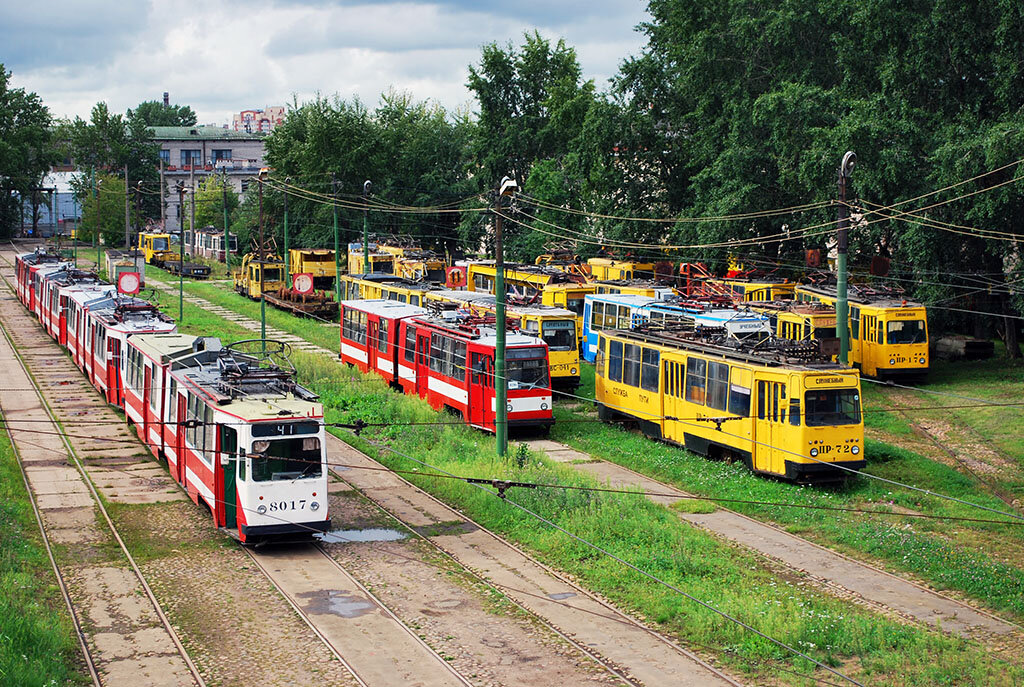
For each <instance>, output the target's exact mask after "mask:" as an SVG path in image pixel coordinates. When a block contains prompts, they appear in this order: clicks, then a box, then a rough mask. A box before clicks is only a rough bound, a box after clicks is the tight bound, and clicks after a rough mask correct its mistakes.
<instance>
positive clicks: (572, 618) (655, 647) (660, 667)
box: [327, 435, 736, 686]
mask: <svg viewBox="0 0 1024 687" xmlns="http://www.w3.org/2000/svg"><path fill="white" fill-rule="evenodd" d="M327 445H328V452H329V455H330V456H331V461H332V462H335V463H343V464H346V465H355V466H366V467H370V468H377V470H358V469H347V470H341V471H339V472H338V473H337V474H338V476H340V477H341V478H342V479H343V480H344V481H345V482H347V483H348V484H350V485H352V486H353V487H355V488H357V489H358V490H359V491H360V492H362V493H363V494H365V495H366V496H367V497H369V498H370V499H371V500H372V501H374V502H375V503H377V504H379V505H380V506H381V507H382V508H384V509H385V510H386V511H387V512H388V513H390V514H391V515H393V516H394V517H395V518H397V519H398V520H400V521H401V522H403V523H405V524H406V525H408V526H410V527H413V528H415V529H416V530H417V531H419V532H421V533H423V535H424V536H425V537H426V538H427V539H428V540H429V541H430V542H432V543H434V544H435V545H437V546H438V547H439V548H440V549H442V550H443V551H444V552H446V553H447V554H448V555H450V556H451V557H452V558H453V559H454V560H456V561H458V562H459V563H460V564H461V565H463V566H465V567H467V568H470V569H471V570H474V571H476V572H478V573H480V574H481V575H483V576H484V577H485V578H486V579H487V580H488V581H489V582H490V583H491V584H494V585H495V586H496V587H498V588H499V589H500V590H501V591H502V592H504V593H505V594H506V595H507V596H508V597H509V598H511V599H513V600H514V601H515V603H516V604H517V605H519V606H520V607H522V608H524V609H526V610H528V611H529V612H530V613H532V614H534V615H535V616H536V617H538V618H540V619H542V620H543V621H544V622H545V623H547V624H548V625H550V626H552V627H554V628H557V629H558V630H559V631H560V632H561V633H564V634H565V635H568V636H570V637H571V638H572V639H573V641H574V642H575V643H576V644H577V646H579V647H580V648H583V649H585V650H586V651H587V652H588V653H590V654H591V655H592V656H594V657H595V658H596V659H598V660H600V661H602V662H607V663H609V664H611V665H614V666H618V667H619V668H621V669H622V670H623V671H625V673H627V674H628V675H629V676H631V677H632V678H633V680H634V681H635V682H637V683H639V684H644V685H667V684H672V685H681V686H688V685H693V686H697V685H701V686H704V685H730V684H736V682H735V681H733V680H732V679H730V678H729V677H727V676H726V675H725V674H724V673H722V672H721V671H719V670H717V669H715V668H713V667H711V666H710V665H709V664H708V663H706V662H704V661H702V660H701V659H699V658H698V657H697V656H696V655H695V654H693V653H691V652H689V651H687V650H686V649H684V648H682V647H681V646H679V645H677V644H675V643H674V642H672V641H670V640H668V639H667V638H665V637H664V636H662V635H660V634H659V633H657V632H655V631H653V630H651V629H649V628H647V627H646V626H644V625H642V624H641V623H639V622H638V621H636V620H634V619H632V618H631V617H629V616H627V615H626V614H624V613H622V612H621V611H619V610H617V609H616V608H614V607H612V606H611V605H610V604H608V603H605V602H603V601H601V600H600V599H598V598H597V597H596V596H594V595H593V594H592V593H590V592H589V591H587V590H585V589H583V588H582V587H579V586H578V585H575V584H573V583H572V582H569V581H568V580H566V579H564V578H563V577H561V576H559V575H558V574H556V573H555V572H554V571H552V570H550V569H548V568H547V567H545V566H543V565H541V564H540V563H538V562H537V561H535V560H534V559H533V558H531V557H530V556H528V555H526V554H525V553H523V552H522V551H520V550H519V549H517V548H516V547H514V546H512V545H511V544H509V543H508V542H506V541H504V540H503V539H501V538H499V537H497V536H495V535H494V534H492V533H490V532H488V531H487V530H484V529H481V528H479V527H478V526H477V525H476V524H475V523H473V522H472V521H470V520H469V519H467V518H466V517H465V516H463V515H462V514H461V513H459V512H458V511H456V510H455V509H453V508H450V507H449V506H447V505H445V504H443V503H441V502H440V501H438V500H437V499H435V498H433V497H432V496H430V495H429V494H427V493H426V492H424V491H422V490H420V489H419V488H417V487H415V486H413V485H412V484H410V483H408V482H406V481H405V480H403V479H401V478H400V477H398V476H397V475H395V474H393V473H390V472H382V471H380V470H379V468H380V467H382V466H381V464H380V463H378V462H377V461H374V460H372V459H371V458H369V457H368V456H366V455H365V454H363V453H361V452H359V451H357V450H356V449H354V448H352V447H351V446H349V445H348V444H346V443H344V442H343V441H341V440H340V439H338V438H337V437H334V436H330V435H329V436H328V439H327Z"/></svg>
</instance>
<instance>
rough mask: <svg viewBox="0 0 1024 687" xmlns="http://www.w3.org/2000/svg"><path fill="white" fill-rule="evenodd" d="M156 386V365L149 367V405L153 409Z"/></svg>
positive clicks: (156, 397) (154, 407)
mask: <svg viewBox="0 0 1024 687" xmlns="http://www.w3.org/2000/svg"><path fill="white" fill-rule="evenodd" d="M158 398H159V397H158V396H157V388H156V365H151V366H150V367H149V407H150V408H152V409H153V410H156V408H157V399H158Z"/></svg>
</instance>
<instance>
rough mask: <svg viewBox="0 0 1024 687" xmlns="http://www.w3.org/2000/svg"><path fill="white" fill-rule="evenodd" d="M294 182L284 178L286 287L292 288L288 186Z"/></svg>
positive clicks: (289, 178)
mask: <svg viewBox="0 0 1024 687" xmlns="http://www.w3.org/2000/svg"><path fill="white" fill-rule="evenodd" d="M291 183H292V178H291V177H287V178H285V180H284V256H283V257H284V288H286V289H290V288H291V287H292V278H291V261H292V259H291V253H289V252H288V187H289V186H290V185H291Z"/></svg>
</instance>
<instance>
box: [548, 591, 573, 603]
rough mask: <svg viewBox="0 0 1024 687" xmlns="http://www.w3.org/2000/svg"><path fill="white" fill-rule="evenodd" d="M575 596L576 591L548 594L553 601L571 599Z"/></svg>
mask: <svg viewBox="0 0 1024 687" xmlns="http://www.w3.org/2000/svg"><path fill="white" fill-rule="evenodd" d="M574 596H576V592H558V593H557V594H548V598H549V599H553V600H555V601H562V600H563V599H571V598H572V597H574Z"/></svg>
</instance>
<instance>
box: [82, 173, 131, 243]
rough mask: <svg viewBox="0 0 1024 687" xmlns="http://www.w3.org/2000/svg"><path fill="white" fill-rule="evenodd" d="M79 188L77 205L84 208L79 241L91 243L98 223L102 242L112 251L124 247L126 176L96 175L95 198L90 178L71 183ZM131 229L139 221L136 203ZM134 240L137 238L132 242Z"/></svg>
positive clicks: (86, 177) (84, 177) (129, 209)
mask: <svg viewBox="0 0 1024 687" xmlns="http://www.w3.org/2000/svg"><path fill="white" fill-rule="evenodd" d="M72 183H73V185H74V186H75V187H76V188H77V195H78V199H79V200H78V202H79V203H80V204H81V208H82V228H81V234H80V239H81V240H82V241H84V242H87V243H91V242H92V237H93V232H94V231H95V230H96V224H97V221H98V222H99V231H100V239H101V240H102V242H103V244H104V245H106V246H108V247H111V248H121V247H123V246H124V200H125V198H124V194H125V187H124V177H122V176H119V175H117V174H103V173H100V174H97V175H96V193H95V197H94V194H93V192H92V188H91V185H90V177H89V176H88V175H80V176H79V177H78V178H77V180H76V181H74V182H72ZM128 211H129V217H130V219H131V226H132V227H134V226H135V225H136V222H137V221H138V215H137V213H136V209H135V203H134V202H132V203H130V204H129V207H128ZM132 240H133V241H134V238H133V239H132Z"/></svg>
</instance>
